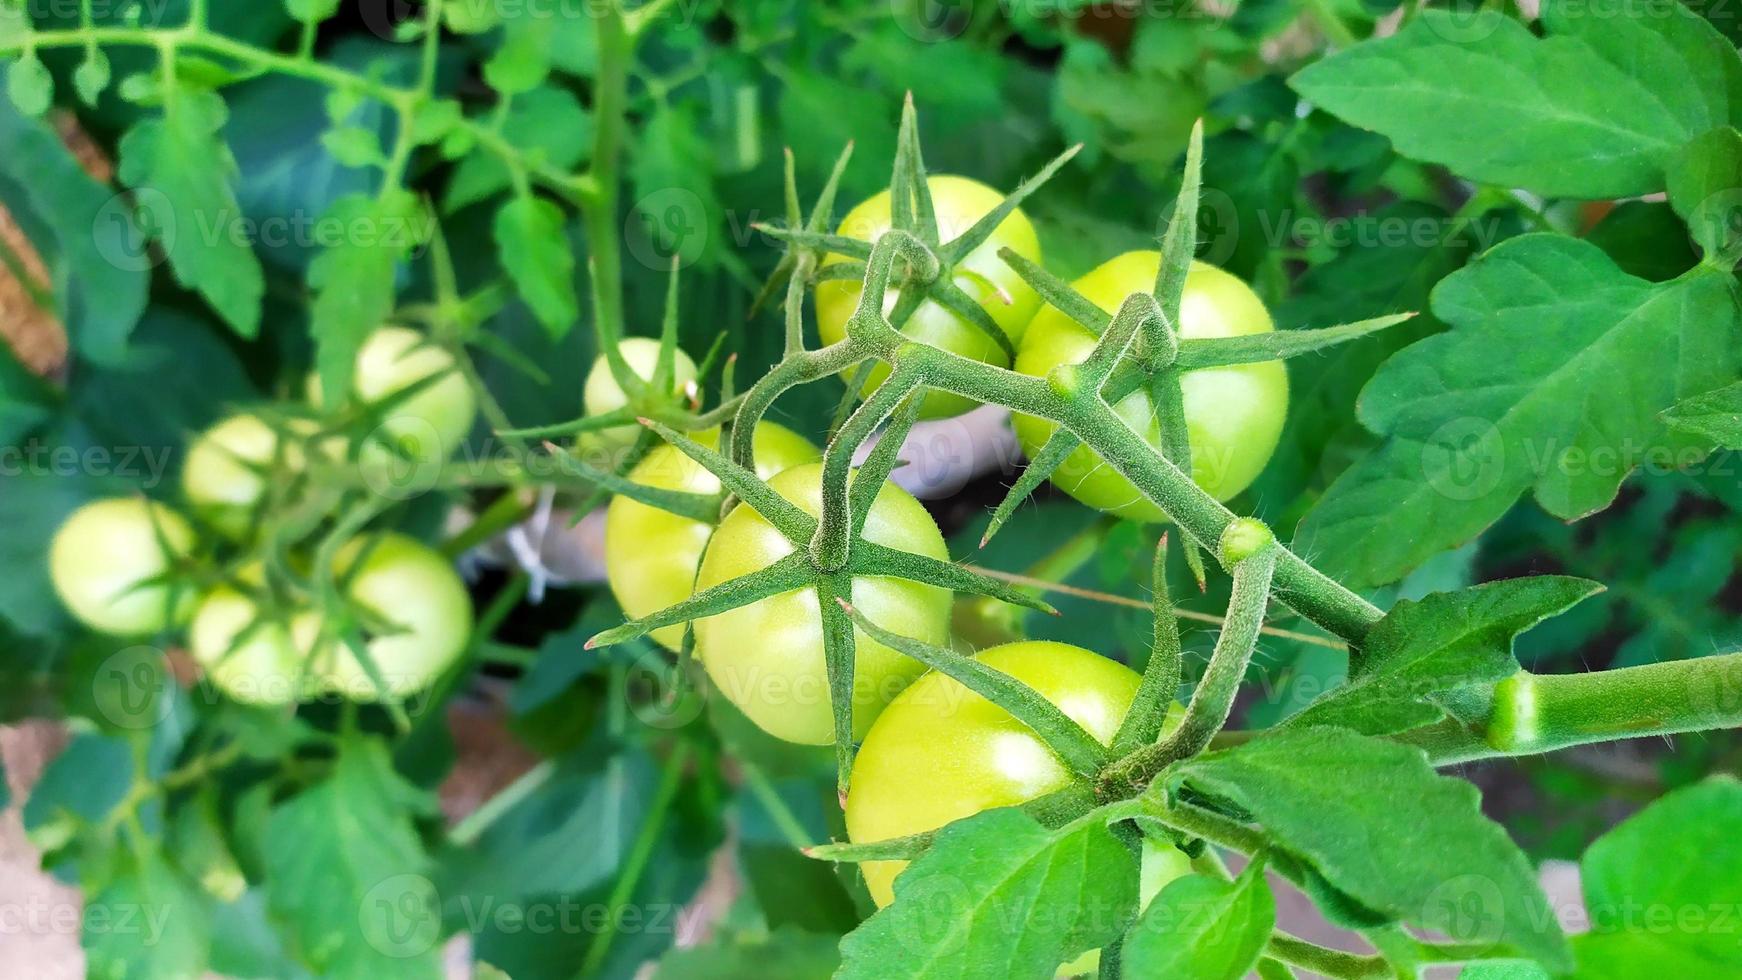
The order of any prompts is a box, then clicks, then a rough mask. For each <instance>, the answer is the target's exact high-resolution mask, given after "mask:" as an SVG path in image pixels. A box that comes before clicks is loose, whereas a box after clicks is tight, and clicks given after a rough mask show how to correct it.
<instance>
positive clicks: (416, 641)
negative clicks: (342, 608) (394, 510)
mask: <svg viewBox="0 0 1742 980" xmlns="http://www.w3.org/2000/svg"><path fill="white" fill-rule="evenodd" d="M333 571H334V575H335V576H336V580H337V581H339V582H341V583H343V588H344V592H345V596H346V598H347V599H349V600H350V601H352V602H356V603H359V604H360V605H362V606H363V607H364V608H365V609H367V610H369V611H370V612H371V613H372V614H373V616H374V617H376V618H378V619H379V620H381V621H383V622H385V623H389V624H392V625H393V626H395V627H397V628H398V629H397V630H396V631H392V632H383V633H381V634H380V635H376V636H372V637H370V638H369V639H368V640H367V644H366V649H367V651H368V654H369V657H370V659H371V660H372V661H373V662H374V666H375V668H376V669H377V670H378V671H379V672H380V674H381V675H382V680H383V681H384V682H385V684H386V687H387V690H388V692H389V693H391V694H392V695H393V696H395V697H399V698H403V697H406V696H407V695H410V694H414V693H416V692H418V691H421V690H423V689H424V688H427V687H428V686H429V685H430V683H431V682H432V681H434V680H435V679H436V677H438V676H440V675H441V673H442V672H443V671H445V670H447V669H448V668H449V667H450V666H452V665H453V663H454V662H455V661H456V660H458V659H459V656H460V654H461V653H463V652H464V651H465V649H466V644H467V641H468V640H469V639H470V638H471V635H472V600H471V597H470V596H469V595H468V594H467V592H466V587H465V584H464V583H462V582H461V581H460V577H459V575H458V574H457V573H455V571H454V568H453V565H452V564H451V563H450V562H449V561H448V560H447V559H446V558H444V557H443V556H442V555H441V554H440V553H439V552H437V551H435V550H434V549H433V548H430V547H429V546H428V545H425V544H424V543H423V542H421V541H418V540H416V539H415V538H411V537H407V536H406V535H403V534H399V533H396V532H385V533H382V534H378V535H369V536H364V537H358V538H353V539H352V540H350V541H348V542H346V543H345V544H344V545H343V546H342V547H341V548H340V549H339V551H338V554H337V555H335V556H334V559H333ZM319 626H320V623H319V613H311V614H309V615H307V616H304V617H299V618H298V619H297V620H296V621H294V622H293V623H292V627H291V632H292V635H293V637H294V638H295V640H296V642H297V644H298V645H299V646H303V647H309V648H312V646H313V638H312V636H311V634H312V633H314V632H317V631H318V630H319ZM316 667H317V670H318V672H319V676H320V680H321V687H322V689H323V690H326V691H330V692H332V693H335V694H338V695H339V696H341V697H344V698H347V699H349V700H352V701H376V700H379V699H380V697H381V692H380V690H379V689H378V688H377V687H376V684H375V682H374V680H373V679H371V678H370V676H369V672H368V671H367V670H366V669H365V668H364V666H363V665H362V664H361V663H360V662H359V661H358V659H357V657H356V655H355V654H354V653H352V652H351V650H350V649H349V647H347V646H346V645H345V644H344V643H342V642H341V643H337V644H335V645H334V646H333V647H330V648H327V649H322V650H320V651H318V652H317V654H316Z"/></svg>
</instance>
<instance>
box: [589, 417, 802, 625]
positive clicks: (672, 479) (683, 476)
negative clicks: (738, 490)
mask: <svg viewBox="0 0 1742 980" xmlns="http://www.w3.org/2000/svg"><path fill="white" fill-rule="evenodd" d="M690 438H692V439H694V440H695V441H697V442H699V443H701V444H702V445H704V446H707V447H708V448H710V449H713V448H716V447H718V446H719V443H720V430H718V429H708V430H707V431H705V432H692V433H690ZM754 448H755V456H756V475H757V476H759V477H761V478H762V479H764V480H766V479H768V478H769V477H771V476H773V475H774V474H776V473H779V472H781V471H783V470H788V469H791V468H792V467H794V466H798V465H801V464H803V463H814V462H817V461H818V460H820V459H822V452H821V450H819V449H817V447H816V446H813V445H811V443H810V441H809V440H807V439H805V438H804V437H803V436H800V435H799V434H798V433H796V432H793V431H792V430H791V429H788V428H786V427H785V426H782V425H777V424H776V423H773V422H763V423H761V424H760V425H758V426H757V427H756V435H755V447H754ZM629 478H630V479H631V480H634V481H635V482H636V483H641V484H645V485H647V486H650V487H658V488H660V489H662V490H682V491H685V492H688V493H703V494H712V493H717V492H719V489H720V481H719V479H718V478H717V477H715V476H714V474H712V473H710V472H708V471H707V470H706V469H705V468H704V467H703V466H702V465H701V464H700V463H697V462H696V461H695V460H693V459H690V458H689V457H688V456H685V455H684V454H683V452H682V451H681V450H679V449H677V448H676V447H674V446H669V445H661V446H657V447H655V448H654V449H653V451H652V452H650V453H648V454H647V458H646V459H644V460H642V461H641V462H640V463H638V464H636V466H635V468H634V469H633V470H631V471H630V472H629ZM713 535H714V526H713V525H711V524H704V523H702V522H701V521H695V520H691V519H690V518H688V517H682V516H679V515H677V514H673V513H671V512H670V511H664V510H660V509H659V508H658V507H652V506H649V505H647V504H644V503H641V502H640V501H637V500H632V499H630V498H628V497H623V496H618V497H613V498H612V499H611V505H610V507H609V508H607V509H606V511H605V577H606V580H607V581H608V582H609V583H610V585H611V594H612V595H614V596H616V597H617V604H618V605H619V606H622V607H623V614H624V616H626V617H628V618H630V619H639V618H641V617H643V616H646V615H649V614H651V613H655V612H658V611H659V610H661V609H664V608H666V607H667V606H670V605H674V604H676V603H679V602H682V601H683V600H685V599H687V598H689V597H690V596H691V595H693V594H694V591H695V582H696V570H697V569H698V568H699V567H701V563H702V553H703V552H704V551H706V550H707V547H708V539H709V538H711V537H713ZM650 635H651V636H652V637H653V639H654V640H655V641H657V642H658V643H659V644H660V645H661V646H663V647H665V648H666V649H668V650H672V651H676V650H678V649H679V648H680V647H681V646H682V645H683V625H682V624H681V623H679V624H674V625H671V626H662V627H660V628H659V629H656V630H654V631H653V632H652V633H651V634H650Z"/></svg>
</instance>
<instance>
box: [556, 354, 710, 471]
mask: <svg viewBox="0 0 1742 980" xmlns="http://www.w3.org/2000/svg"><path fill="white" fill-rule="evenodd" d="M617 349H618V350H619V351H622V352H623V360H624V361H625V362H626V363H627V364H628V365H629V368H630V370H632V371H634V372H635V376H636V377H638V378H640V379H641V380H643V381H651V380H652V379H653V372H654V369H655V368H656V367H658V365H659V341H657V340H653V339H651V338H648V337H627V338H624V340H623V341H622V342H621V343H619V344H618V345H617ZM695 380H696V362H695V361H692V360H690V356H689V355H688V354H685V353H684V352H683V351H682V350H681V349H678V350H674V351H672V359H671V393H672V394H673V395H677V394H681V393H682V392H683V390H684V389H685V388H688V387H689V386H690V385H691V384H693V383H694V382H695ZM581 399H582V404H583V405H584V406H585V408H586V410H587V414H588V415H604V414H605V413H606V412H615V411H616V410H618V409H620V408H622V407H623V406H625V405H627V404H629V396H628V395H627V394H625V393H624V391H623V388H622V386H621V385H619V384H617V377H616V375H614V374H612V373H611V363H610V362H609V361H607V360H606V359H605V355H603V354H600V355H599V357H598V359H597V360H595V361H594V362H593V369H592V370H591V371H588V372H587V383H586V387H585V388H584V389H582V392H581ZM639 433H640V429H639V428H638V427H637V426H634V425H617V426H612V427H611V428H608V429H599V430H596V431H594V432H590V433H588V435H589V436H590V441H591V442H593V443H594V444H595V445H597V446H599V447H600V448H603V449H622V448H624V447H627V446H628V445H629V444H631V443H633V442H634V441H635V437H636V436H637V435H638V434H639Z"/></svg>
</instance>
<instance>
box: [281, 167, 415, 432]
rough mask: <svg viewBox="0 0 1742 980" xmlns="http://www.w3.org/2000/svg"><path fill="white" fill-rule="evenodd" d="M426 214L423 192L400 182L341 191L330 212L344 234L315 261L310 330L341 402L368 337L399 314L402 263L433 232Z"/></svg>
mask: <svg viewBox="0 0 1742 980" xmlns="http://www.w3.org/2000/svg"><path fill="white" fill-rule="evenodd" d="M427 221H428V216H427V215H426V214H425V213H424V210H423V206H422V204H421V203H420V202H419V201H418V198H417V196H416V195H415V194H413V193H412V192H410V191H408V190H405V189H403V188H397V187H394V188H388V189H386V190H384V191H382V192H381V194H380V196H378V197H371V196H368V195H365V194H348V195H346V196H344V197H341V198H339V199H338V200H337V201H334V202H333V207H332V209H331V210H330V211H328V212H327V214H326V216H325V218H324V219H323V223H325V224H329V225H331V226H332V227H334V228H337V229H338V234H337V237H336V238H334V239H330V240H328V241H327V242H326V243H325V244H326V248H325V250H323V251H322V252H321V254H320V255H318V256H317V257H316V258H315V260H314V262H312V263H311V264H310V265H309V270H308V281H309V285H310V286H311V287H312V288H313V289H314V291H315V298H314V308H313V311H312V313H311V314H310V324H309V331H310V332H311V333H312V334H313V335H314V339H315V345H316V348H317V354H316V363H317V366H318V367H319V370H320V376H321V385H322V389H323V390H324V391H325V393H326V397H327V399H328V400H329V403H330V404H335V405H336V404H339V403H340V402H341V401H343V397H342V395H343V392H345V391H347V390H349V389H350V386H351V373H352V371H353V370H354V368H355V364H356V359H357V350H358V348H360V347H361V346H362V344H363V339H364V338H365V337H367V336H369V334H370V333H372V332H373V331H374V330H375V328H376V327H379V326H380V325H381V323H382V321H384V320H386V319H387V318H388V316H390V315H391V314H392V313H393V300H394V295H395V292H396V291H395V289H394V273H395V270H396V267H397V266H398V264H399V260H400V259H401V258H403V257H404V256H405V255H406V253H407V252H409V251H410V250H411V249H412V247H413V246H415V245H417V244H419V243H421V242H423V241H425V240H426V239H427V233H428V227H427Z"/></svg>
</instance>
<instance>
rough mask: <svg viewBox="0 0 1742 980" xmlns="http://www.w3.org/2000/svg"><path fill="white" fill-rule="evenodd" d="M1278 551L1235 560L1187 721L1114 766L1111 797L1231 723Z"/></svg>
mask: <svg viewBox="0 0 1742 980" xmlns="http://www.w3.org/2000/svg"><path fill="white" fill-rule="evenodd" d="M1237 526H1238V525H1237ZM1277 550H1278V549H1277V547H1276V546H1275V545H1274V544H1273V545H1271V546H1270V547H1267V548H1264V549H1262V550H1260V551H1258V552H1257V553H1255V554H1252V555H1249V556H1246V557H1245V558H1243V559H1241V560H1239V561H1237V562H1235V563H1234V592H1233V595H1232V596H1231V597H1230V598H1229V600H1228V618H1227V621H1226V622H1225V623H1224V624H1223V626H1222V632H1221V635H1220V636H1218V637H1217V638H1216V649H1215V651H1214V652H1213V653H1212V654H1211V655H1210V666H1209V668H1208V669H1207V670H1206V671H1205V672H1204V679H1203V680H1202V681H1201V682H1199V684H1198V687H1197V690H1196V691H1194V692H1192V700H1191V704H1189V705H1187V706H1186V715H1185V718H1184V720H1182V721H1181V722H1180V726H1179V727H1178V728H1177V729H1175V730H1174V732H1173V734H1172V735H1170V736H1169V737H1168V738H1167V739H1166V740H1165V741H1162V742H1159V743H1156V744H1153V745H1149V746H1145V747H1144V748H1141V749H1138V750H1137V751H1135V752H1132V753H1131V754H1130V755H1127V756H1126V757H1125V758H1123V759H1121V760H1119V761H1118V762H1116V763H1114V764H1113V765H1111V766H1109V767H1108V768H1107V771H1106V773H1105V774H1103V776H1102V779H1101V786H1102V787H1103V790H1104V792H1105V793H1106V794H1107V795H1111V796H1115V797H1125V796H1130V795H1131V794H1132V793H1135V792H1137V791H1139V790H1141V789H1142V788H1143V787H1144V786H1146V785H1148V784H1149V781H1150V780H1151V779H1153V778H1155V774H1156V773H1158V772H1160V771H1161V770H1162V769H1164V768H1166V767H1167V765H1168V764H1169V763H1172V762H1175V761H1177V760H1179V759H1187V758H1190V757H1192V756H1194V755H1197V754H1198V753H1199V752H1202V751H1203V750H1204V749H1205V748H1206V747H1208V746H1209V744H1210V740H1211V739H1212V738H1214V737H1215V736H1216V733H1217V732H1219V731H1221V730H1222V726H1223V725H1225V724H1227V722H1228V714H1229V712H1231V711H1232V710H1233V708H1234V696H1235V695H1236V694H1238V693H1239V691H1240V682H1241V681H1242V680H1244V679H1245V677H1246V668H1247V666H1248V665H1249V664H1251V662H1252V652H1253V650H1254V649H1256V648H1257V644H1258V633H1259V629H1260V627H1262V626H1263V625H1264V610H1265V606H1266V605H1267V604H1268V601H1269V598H1270V581H1271V576H1272V574H1273V573H1274V572H1275V570H1276V553H1277Z"/></svg>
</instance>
